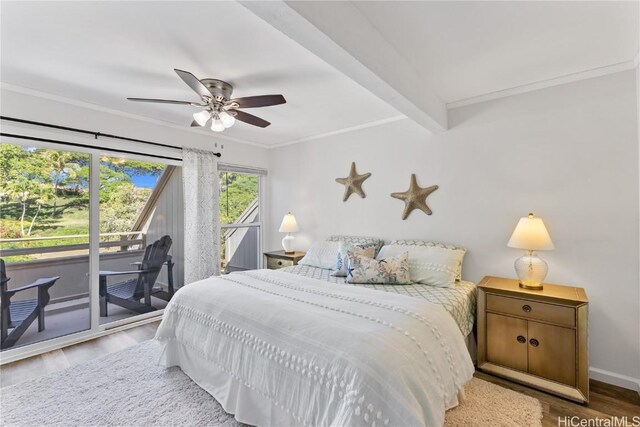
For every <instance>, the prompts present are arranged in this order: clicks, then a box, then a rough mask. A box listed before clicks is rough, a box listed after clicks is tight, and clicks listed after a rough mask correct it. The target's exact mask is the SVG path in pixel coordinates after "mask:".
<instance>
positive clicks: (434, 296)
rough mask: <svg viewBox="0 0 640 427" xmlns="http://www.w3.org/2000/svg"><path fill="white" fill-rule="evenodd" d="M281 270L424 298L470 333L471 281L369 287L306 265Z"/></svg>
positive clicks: (465, 333) (473, 291)
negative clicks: (448, 283)
mask: <svg viewBox="0 0 640 427" xmlns="http://www.w3.org/2000/svg"><path fill="white" fill-rule="evenodd" d="M280 271H285V272H287V273H291V274H296V275H299V276H304V277H310V278H313V279H318V280H322V281H325V282H331V283H336V284H341V285H347V286H361V287H363V288H369V289H375V290H378V291H384V292H394V293H398V294H402V295H408V296H411V297H417V298H423V299H425V300H427V301H429V302H432V303H435V304H439V305H441V306H442V307H444V309H445V310H447V312H448V313H449V314H450V315H451V317H453V320H455V321H456V323H457V325H458V327H459V328H460V332H462V336H464V337H467V336H469V335H471V334H472V331H473V325H474V323H475V317H476V285H475V283H472V282H467V281H459V282H456V284H455V286H454V287H453V288H439V287H435V286H429V285H422V284H419V283H417V284H412V285H369V284H353V285H351V284H349V283H346V281H345V278H344V277H335V276H331V273H332V270H330V269H326V268H318V267H311V266H308V265H294V266H293V267H286V268H283V269H281V270H280Z"/></svg>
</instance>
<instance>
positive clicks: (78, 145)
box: [0, 116, 222, 160]
mask: <svg viewBox="0 0 640 427" xmlns="http://www.w3.org/2000/svg"><path fill="white" fill-rule="evenodd" d="M0 120H7V121H9V122H16V123H24V124H28V125H34V126H42V127H47V128H51V129H59V130H66V131H70V132H77V133H83V134H86V135H93V137H94V138H95V139H98V137H104V138H112V139H120V140H123V141H132V142H139V143H141V144H148V145H155V146H157V147H167V148H174V149H176V150H179V149H180V148H179V147H175V146H173V145H169V144H161V143H159V142H151V141H144V140H142V139H135V138H127V137H126V136H118V135H112V134H109V133H101V132H94V131H90V130H86V129H78V128H72V127H67V126H60V125H52V124H50V123H43V122H36V121H33V120H25V119H18V118H15V117H7V116H0ZM3 135H5V134H3ZM5 136H10V135H5ZM14 137H16V136H15V135H14ZM23 139H30V138H25V137H23ZM31 139H33V140H34V141H47V140H46V139H44V138H31ZM48 141H50V142H56V141H53V140H48ZM57 142H58V143H60V144H66V145H75V146H77V147H88V148H96V147H95V146H92V145H85V144H76V143H71V142H64V141H57ZM109 151H119V152H121V153H129V154H141V153H136V152H134V151H127V150H109ZM213 155H214V156H217V157H222V154H221V153H213ZM155 157H160V158H166V159H172V160H182V159H179V158H174V157H166V156H155Z"/></svg>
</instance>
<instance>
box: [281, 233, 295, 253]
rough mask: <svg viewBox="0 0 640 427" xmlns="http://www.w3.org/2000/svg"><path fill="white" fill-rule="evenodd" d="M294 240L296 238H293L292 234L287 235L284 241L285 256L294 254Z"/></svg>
mask: <svg viewBox="0 0 640 427" xmlns="http://www.w3.org/2000/svg"><path fill="white" fill-rule="evenodd" d="M293 240H294V238H293V236H292V235H291V234H287V235H286V236H284V238H283V239H282V248H283V249H284V253H285V254H292V253H293V252H294V250H293Z"/></svg>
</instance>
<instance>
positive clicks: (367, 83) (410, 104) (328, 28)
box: [240, 0, 447, 133]
mask: <svg viewBox="0 0 640 427" xmlns="http://www.w3.org/2000/svg"><path fill="white" fill-rule="evenodd" d="M240 3H241V4H242V5H243V6H245V7H246V8H247V9H249V10H250V11H251V12H253V13H254V14H255V15H257V16H258V17H260V18H262V19H263V20H264V21H266V22H267V23H269V24H270V25H272V26H273V27H274V28H276V29H278V30H280V31H281V32H282V33H284V34H285V35H287V36H288V37H289V38H291V39H292V40H294V41H295V42H297V43H298V44H300V45H301V46H302V47H304V48H306V49H307V50H308V51H310V52H311V53H313V54H314V55H316V56H317V57H319V58H320V59H322V60H323V61H325V62H326V63H328V64H329V65H331V66H332V67H334V68H335V69H337V70H338V71H340V72H341V73H343V74H345V75H346V76H348V77H349V78H351V79H352V80H353V81H355V82H356V83H358V84H359V85H360V86H362V87H364V88H365V89H367V90H368V91H369V92H371V93H373V94H374V95H376V96H377V97H379V98H380V99H382V100H383V101H385V102H386V103H387V104H389V105H391V106H392V107H394V108H395V109H397V110H398V111H399V112H401V113H402V114H404V115H406V116H407V117H409V118H410V119H412V120H413V121H415V122H416V123H418V124H419V125H421V126H422V127H424V128H425V129H427V130H428V131H430V132H432V133H439V132H443V131H445V130H447V107H446V105H445V103H444V102H443V101H442V100H441V99H440V98H439V97H438V96H437V95H436V94H435V92H434V91H433V90H432V88H431V87H430V86H429V84H428V82H427V81H425V79H422V78H420V77H419V76H418V74H417V73H416V71H415V70H414V69H412V68H411V67H410V66H409V64H408V63H407V61H406V60H405V59H404V58H403V57H402V56H400V54H399V53H398V52H397V51H396V50H395V49H394V48H393V46H391V44H389V43H388V42H387V41H386V40H385V39H384V38H383V37H382V35H381V34H380V33H379V32H378V31H377V30H376V28H375V27H374V26H373V25H372V24H371V23H370V22H369V21H368V20H367V19H366V18H365V17H364V16H363V15H362V14H361V13H360V11H359V10H358V9H357V8H356V7H355V6H353V4H351V3H350V2H322V1H294V2H285V1H282V0H280V1H246V0H245V1H240ZM418 54H419V53H418ZM336 99H337V102H339V94H336Z"/></svg>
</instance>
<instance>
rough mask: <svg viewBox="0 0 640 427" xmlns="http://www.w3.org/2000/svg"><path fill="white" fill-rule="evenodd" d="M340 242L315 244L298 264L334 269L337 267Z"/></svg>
mask: <svg viewBox="0 0 640 427" xmlns="http://www.w3.org/2000/svg"><path fill="white" fill-rule="evenodd" d="M339 247H340V242H313V243H312V244H311V247H310V248H309V250H308V251H307V253H306V255H305V256H304V258H302V259H301V260H300V261H298V264H302V265H308V266H310V267H319V268H327V269H330V268H333V267H334V266H335V265H336V257H337V256H338V248H339Z"/></svg>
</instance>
